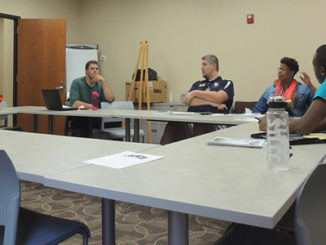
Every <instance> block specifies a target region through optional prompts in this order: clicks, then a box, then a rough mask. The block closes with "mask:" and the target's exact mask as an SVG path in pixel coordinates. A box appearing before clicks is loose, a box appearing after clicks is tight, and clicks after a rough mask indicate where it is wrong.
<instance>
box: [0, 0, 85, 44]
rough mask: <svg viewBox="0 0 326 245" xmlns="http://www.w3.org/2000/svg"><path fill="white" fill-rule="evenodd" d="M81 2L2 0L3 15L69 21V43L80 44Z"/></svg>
mask: <svg viewBox="0 0 326 245" xmlns="http://www.w3.org/2000/svg"><path fill="white" fill-rule="evenodd" d="M79 3H80V1H79V0H28V1H26V0H10V1H8V0H0V11H1V13H6V14H11V15H17V16H20V17H21V18H65V19H67V42H71V43H73V42H79V40H80V37H79V32H80V30H79V27H80V25H79V18H80V14H79V13H80V11H79Z"/></svg>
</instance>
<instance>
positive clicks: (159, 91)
mask: <svg viewBox="0 0 326 245" xmlns="http://www.w3.org/2000/svg"><path fill="white" fill-rule="evenodd" d="M130 86H131V82H126V100H128V98H129V92H130ZM138 88H139V82H136V84H135V89H134V91H133V92H134V94H133V99H132V101H133V102H138V97H139V92H138ZM149 96H150V102H151V103H152V102H166V82H165V81H149ZM142 102H143V103H146V102H147V96H146V94H145V82H144V83H143V95H142Z"/></svg>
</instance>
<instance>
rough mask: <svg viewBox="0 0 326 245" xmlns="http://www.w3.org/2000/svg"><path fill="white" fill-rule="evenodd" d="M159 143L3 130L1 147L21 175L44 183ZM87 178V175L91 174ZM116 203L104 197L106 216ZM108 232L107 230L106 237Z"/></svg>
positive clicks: (104, 229)
mask: <svg viewBox="0 0 326 245" xmlns="http://www.w3.org/2000/svg"><path fill="white" fill-rule="evenodd" d="M158 146H159V145H155V144H143V143H132V142H120V141H111V140H99V139H87V138H78V137H69V136H57V135H48V134H39V133H27V132H18V131H7V130H0V149H3V150H5V151H6V152H7V154H8V155H9V157H10V159H11V160H12V162H13V164H14V166H15V169H16V171H17V174H18V177H19V179H21V180H25V181H31V182H35V183H40V184H44V182H45V178H46V176H52V175H56V174H59V173H63V172H69V171H73V170H76V169H78V168H82V167H85V166H88V165H89V163H85V162H84V161H86V160H89V159H94V158H97V157H99V156H106V155H111V154H115V153H120V152H123V151H133V152H141V151H144V150H146V149H152V148H155V147H158ZM84 178H85V179H87V175H85V176H84ZM89 188H91V187H89ZM97 196H99V195H97ZM110 205H111V206H110ZM112 205H113V207H114V202H112V201H108V200H107V199H102V220H104V221H105V220H106V219H109V215H110V212H111V210H112ZM107 225H108V222H103V231H106V230H109V229H110V227H108V226H107ZM107 235H108V233H106V232H104V233H103V237H104V238H105V237H106V236H107Z"/></svg>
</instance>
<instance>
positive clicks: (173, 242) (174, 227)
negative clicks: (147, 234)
mask: <svg viewBox="0 0 326 245" xmlns="http://www.w3.org/2000/svg"><path fill="white" fill-rule="evenodd" d="M168 216H169V217H168V232H169V233H168V237H169V238H168V240H169V245H188V243H189V234H188V222H189V221H188V214H183V213H178V212H172V211H169V212H168Z"/></svg>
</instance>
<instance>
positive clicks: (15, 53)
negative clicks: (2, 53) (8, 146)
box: [0, 13, 21, 126]
mask: <svg viewBox="0 0 326 245" xmlns="http://www.w3.org/2000/svg"><path fill="white" fill-rule="evenodd" d="M0 18H2V19H10V20H13V21H14V47H13V49H14V52H13V56H14V57H13V60H14V63H13V76H12V77H13V105H14V106H17V69H18V60H17V59H18V20H19V19H20V18H21V17H20V16H16V15H11V14H4V13H0ZM16 124H17V118H16V116H14V117H13V125H14V126H16Z"/></svg>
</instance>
